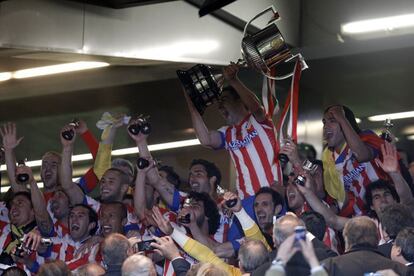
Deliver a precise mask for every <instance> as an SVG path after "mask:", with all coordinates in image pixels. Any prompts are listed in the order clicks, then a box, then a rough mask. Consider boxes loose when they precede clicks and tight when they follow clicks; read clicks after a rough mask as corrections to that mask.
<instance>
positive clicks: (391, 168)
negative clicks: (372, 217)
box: [375, 141, 413, 203]
mask: <svg viewBox="0 0 414 276" xmlns="http://www.w3.org/2000/svg"><path fill="white" fill-rule="evenodd" d="M381 153H382V156H383V161H382V162H381V160H379V159H378V158H377V159H375V162H376V163H377V165H378V166H380V167H381V168H382V169H383V170H384V171H385V172H386V173H387V174H388V175H389V176H390V177H391V179H392V182H393V183H394V185H395V189H396V190H397V193H398V196H399V197H400V201H401V203H407V202H409V201H410V200H411V199H412V198H413V194H412V193H411V189H410V186H409V185H408V183H407V181H405V179H404V177H403V176H402V174H401V171H400V168H399V164H398V152H397V149H396V148H395V146H394V145H392V144H390V143H388V142H387V141H385V143H384V144H382V145H381Z"/></svg>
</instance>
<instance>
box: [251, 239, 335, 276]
mask: <svg viewBox="0 0 414 276" xmlns="http://www.w3.org/2000/svg"><path fill="white" fill-rule="evenodd" d="M312 244H313V247H314V249H315V255H316V257H317V258H318V260H319V261H322V260H324V259H326V258H329V257H335V256H337V254H336V253H335V252H334V251H332V250H331V249H330V248H329V247H327V246H326V245H325V244H324V243H323V242H321V241H320V240H318V239H317V238H314V239H313V240H312ZM276 255H277V251H276V250H275V251H272V252H271V253H270V259H271V260H273V259H275V258H276ZM271 264H272V263H271V262H267V263H264V264H262V265H261V266H259V267H258V268H257V269H256V270H255V271H253V272H252V274H251V275H252V276H262V275H265V273H266V271H267V270H268V269H269V267H270V265H271ZM309 274H310V267H309V265H308V263H307V262H306V260H305V258H304V257H303V255H302V252H296V253H295V254H294V255H293V256H292V258H290V260H289V261H288V262H287V264H286V275H288V276H289V275H292V276H301V275H306V276H308V275H309Z"/></svg>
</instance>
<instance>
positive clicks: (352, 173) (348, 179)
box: [343, 164, 365, 191]
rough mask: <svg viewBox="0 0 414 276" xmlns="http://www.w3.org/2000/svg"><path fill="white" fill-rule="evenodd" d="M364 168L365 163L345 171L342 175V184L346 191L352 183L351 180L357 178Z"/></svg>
mask: <svg viewBox="0 0 414 276" xmlns="http://www.w3.org/2000/svg"><path fill="white" fill-rule="evenodd" d="M364 170H365V165H364V164H360V165H359V166H358V167H356V168H355V169H353V170H352V171H350V172H349V173H347V174H346V175H344V178H343V179H344V184H345V189H346V190H347V191H349V189H350V187H351V185H352V181H353V180H354V179H356V178H358V177H359V176H360V175H361V172H362V171H364Z"/></svg>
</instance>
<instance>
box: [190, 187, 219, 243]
mask: <svg viewBox="0 0 414 276" xmlns="http://www.w3.org/2000/svg"><path fill="white" fill-rule="evenodd" d="M188 198H191V199H194V200H196V201H202V202H203V203H204V214H205V216H206V217H207V218H208V233H209V235H214V234H215V233H216V232H217V229H218V228H219V226H220V213H219V211H218V208H217V204H216V203H215V202H214V200H213V199H212V198H211V197H210V195H209V194H207V193H197V192H190V193H189V194H188Z"/></svg>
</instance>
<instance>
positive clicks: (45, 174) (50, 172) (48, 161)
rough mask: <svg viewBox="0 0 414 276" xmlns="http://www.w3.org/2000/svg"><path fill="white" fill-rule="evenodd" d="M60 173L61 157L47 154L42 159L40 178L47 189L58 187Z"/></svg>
mask: <svg viewBox="0 0 414 276" xmlns="http://www.w3.org/2000/svg"><path fill="white" fill-rule="evenodd" d="M58 171H59V157H58V156H56V155H54V154H46V155H45V156H44V157H43V159H42V167H41V170H40V177H41V178H42V181H43V183H44V185H45V187H46V188H47V189H51V188H53V187H55V186H56V185H57V182H58Z"/></svg>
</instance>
